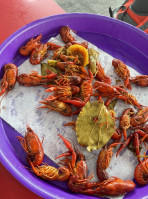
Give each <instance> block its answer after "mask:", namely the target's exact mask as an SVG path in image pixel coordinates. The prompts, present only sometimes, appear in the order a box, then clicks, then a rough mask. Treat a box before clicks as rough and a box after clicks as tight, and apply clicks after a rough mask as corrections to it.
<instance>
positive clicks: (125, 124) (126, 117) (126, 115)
mask: <svg viewBox="0 0 148 199" xmlns="http://www.w3.org/2000/svg"><path fill="white" fill-rule="evenodd" d="M133 115H134V110H133V109H132V108H127V109H125V110H124V112H123V114H122V116H121V118H120V128H121V129H122V130H123V135H124V139H125V141H126V140H127V134H126V130H127V129H128V128H130V126H131V122H130V121H131V117H132V116H133Z"/></svg>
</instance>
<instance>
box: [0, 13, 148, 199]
mask: <svg viewBox="0 0 148 199" xmlns="http://www.w3.org/2000/svg"><path fill="white" fill-rule="evenodd" d="M65 25H69V26H70V27H71V28H72V29H73V30H76V31H77V34H78V35H79V36H81V37H83V38H84V39H87V40H88V41H90V42H92V43H93V44H95V45H96V46H98V47H99V48H100V49H102V50H104V51H105V52H107V53H109V54H110V55H112V56H114V57H115V58H118V59H121V60H122V61H124V62H125V63H126V64H128V65H130V66H131V67H133V68H135V69H136V70H138V71H139V72H141V73H142V74H148V35H147V34H145V33H144V32H142V31H141V30H139V29H137V28H135V27H133V26H131V25H128V24H126V23H123V22H121V21H118V20H116V19H111V18H108V17H104V16H99V15H93V14H82V13H72V14H62V15H55V16H52V17H47V18H43V19H40V20H37V21H35V22H32V23H30V24H28V25H26V26H25V27H23V28H21V29H19V30H18V31H17V32H15V33H14V34H13V35H11V36H10V37H9V38H8V39H7V40H6V41H5V42H4V43H3V44H2V45H1V46H0V67H1V69H2V66H3V65H5V64H6V63H9V62H12V63H14V64H16V65H17V66H19V65H20V64H21V63H23V62H24V60H25V59H26V58H23V59H22V57H21V56H20V55H19V54H18V49H19V47H20V46H22V45H23V44H24V43H25V42H26V41H27V40H29V39H30V38H31V37H34V36H35V35H39V34H40V33H42V34H43V41H44V42H45V41H47V40H48V39H49V38H50V37H52V36H56V35H57V34H58V33H59V29H60V27H61V26H65ZM1 69H0V70H1ZM0 74H1V76H2V74H3V73H2V70H1V72H0ZM22 114H23V113H22ZM16 122H17V121H16ZM16 135H19V133H18V132H16V131H15V130H14V129H13V128H12V127H10V126H9V125H8V124H7V123H6V122H4V121H3V120H1V123H0V161H1V162H2V164H3V165H4V166H5V167H6V168H7V169H8V171H9V172H10V173H11V174H12V175H13V176H14V177H15V178H16V179H17V180H19V181H20V182H21V183H22V184H23V185H24V186H26V187H27V188H28V189H30V190H31V191H33V192H35V193H36V194H38V195H39V196H41V197H43V198H52V199H54V198H73V199H79V198H87V199H90V198H95V197H91V196H86V195H81V194H72V193H71V192H70V191H69V190H68V188H67V186H66V183H59V182H46V181H43V180H41V179H39V178H37V177H36V176H34V175H33V173H32V172H30V171H29V170H28V169H26V168H25V167H24V165H25V166H27V162H26V155H25V152H24V151H23V149H22V148H21V147H20V144H19V142H18V140H17V139H16ZM45 161H46V162H48V163H49V162H50V163H51V164H53V163H52V162H51V161H50V160H49V159H48V158H47V157H45ZM147 195H148V187H147V186H143V187H141V186H138V185H137V188H136V190H134V191H133V192H131V193H129V194H126V196H125V198H130V199H135V198H137V199H138V198H143V197H148V196H147Z"/></svg>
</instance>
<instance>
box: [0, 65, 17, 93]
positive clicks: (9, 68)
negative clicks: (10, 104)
mask: <svg viewBox="0 0 148 199" xmlns="http://www.w3.org/2000/svg"><path fill="white" fill-rule="evenodd" d="M17 73H18V68H17V66H16V65H14V64H11V63H9V64H6V65H5V66H4V76H3V79H2V81H1V91H0V96H2V95H3V94H4V93H7V92H9V91H10V90H12V89H13V88H14V86H15V83H16V77H17Z"/></svg>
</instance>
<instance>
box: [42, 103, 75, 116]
mask: <svg viewBox="0 0 148 199" xmlns="http://www.w3.org/2000/svg"><path fill="white" fill-rule="evenodd" d="M40 103H41V104H43V106H40V107H39V108H48V109H49V110H53V111H57V112H59V113H61V114H62V115H64V116H71V115H72V108H71V106H70V105H68V104H66V103H64V102H61V101H59V100H51V101H40Z"/></svg>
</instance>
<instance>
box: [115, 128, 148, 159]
mask: <svg viewBox="0 0 148 199" xmlns="http://www.w3.org/2000/svg"><path fill="white" fill-rule="evenodd" d="M140 138H141V141H140ZM131 141H133V150H134V152H135V153H136V156H137V159H138V161H139V162H140V161H141V160H140V144H141V142H143V141H144V143H145V142H147V141H148V134H147V132H145V131H143V130H140V129H136V130H135V131H134V133H132V134H130V135H129V137H128V138H127V140H126V141H125V142H124V143H123V144H122V145H121V146H120V148H119V150H118V152H117V154H116V156H118V155H119V153H120V152H121V151H122V150H123V149H124V148H125V147H126V146H128V145H129V144H130V142H131Z"/></svg>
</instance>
